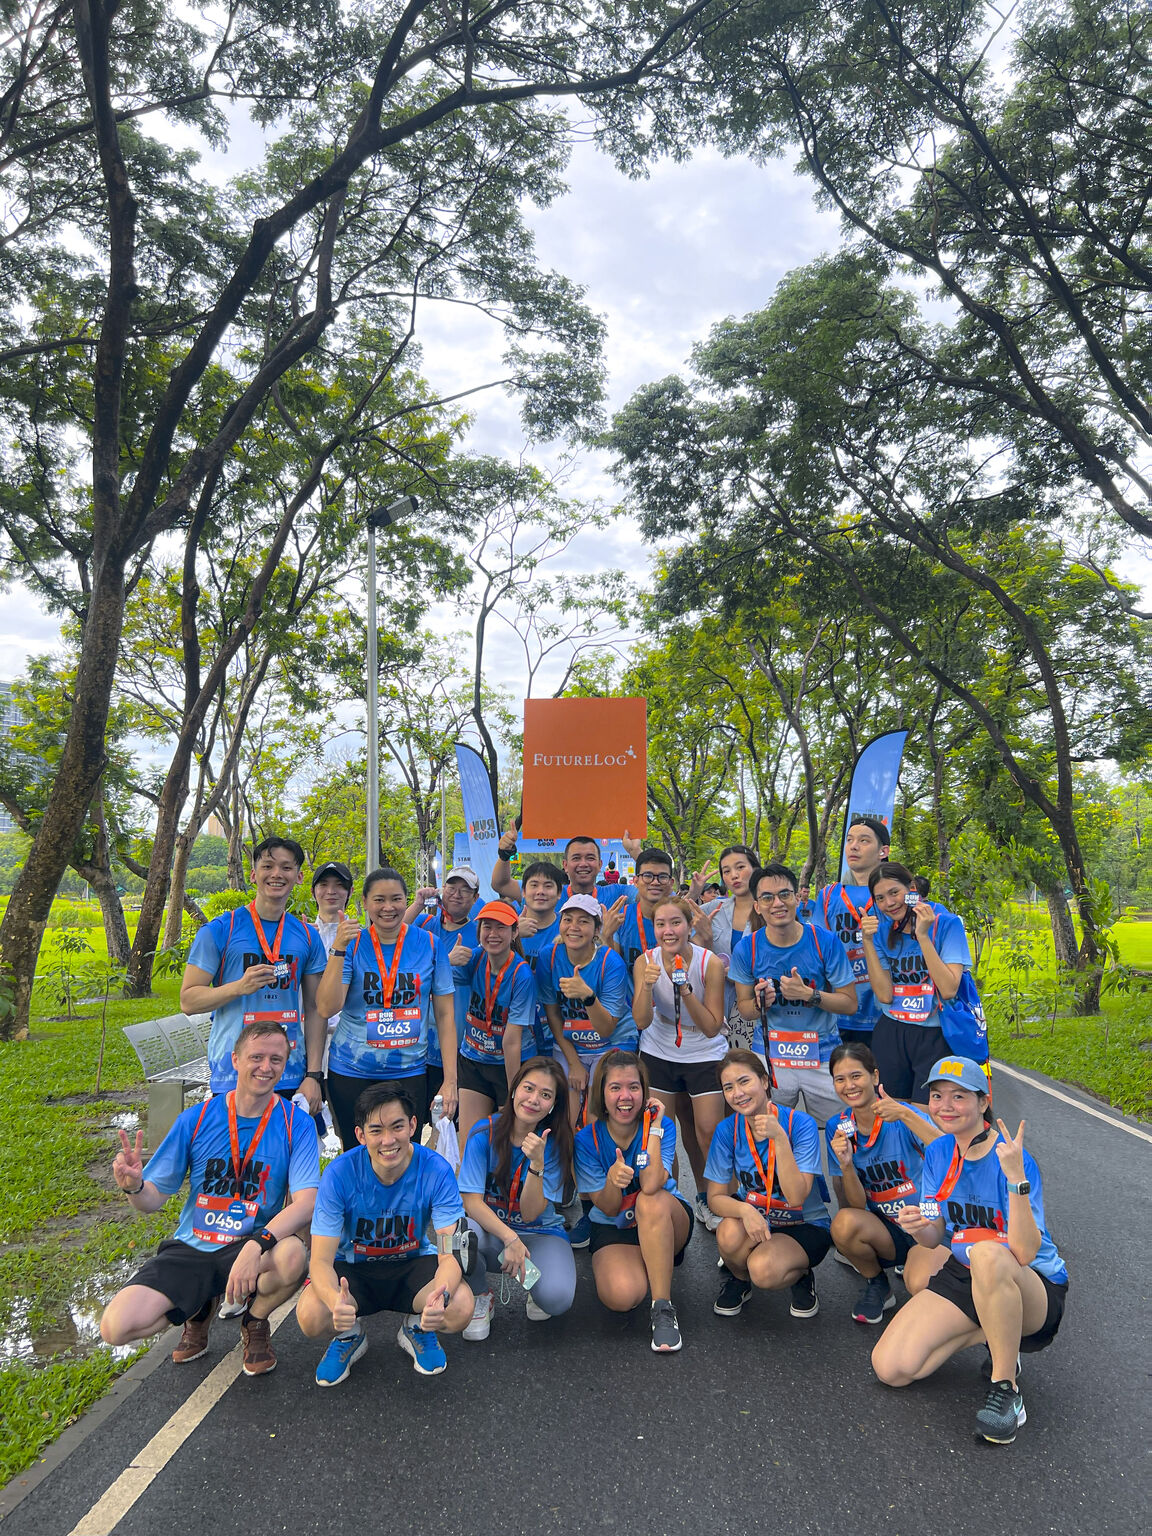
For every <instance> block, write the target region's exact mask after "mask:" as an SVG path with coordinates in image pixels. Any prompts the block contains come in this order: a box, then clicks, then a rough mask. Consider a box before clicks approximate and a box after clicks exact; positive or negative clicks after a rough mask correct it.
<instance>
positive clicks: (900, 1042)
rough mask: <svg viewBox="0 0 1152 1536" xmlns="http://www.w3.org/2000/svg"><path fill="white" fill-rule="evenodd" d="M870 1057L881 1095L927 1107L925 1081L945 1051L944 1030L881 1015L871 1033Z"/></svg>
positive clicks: (946, 1046)
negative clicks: (880, 1086)
mask: <svg viewBox="0 0 1152 1536" xmlns="http://www.w3.org/2000/svg"><path fill="white" fill-rule="evenodd" d="M871 1044H872V1054H873V1056H875V1058H876V1070H877V1071H878V1072H879V1073H880V1081H881V1083H883V1085H884V1092H885V1093H886V1094H887V1095H888V1097H889V1098H890V1099H911V1100H913V1102H914V1103H916V1104H927V1102H928V1090H927V1089H926V1088H925V1087H924V1081H925V1079H926V1078H927V1076H928V1074H929V1072H931V1070H932V1068H933V1067H934V1066H935V1065H936V1063H937V1062H938V1061H939V1060H940V1058H941V1056H950V1055H952V1054H954V1053H953V1052H951V1051H949V1049H948V1042H947V1040H945V1038H944V1031H943V1030H942V1029H940V1028H938V1027H937V1025H935V1024H905V1023H904V1021H903V1020H902V1019H893V1018H889V1016H888V1015H887V1014H886V1013H882V1014H881V1015H880V1017H879V1018H878V1019H877V1020H876V1028H875V1029H874V1030H873V1031H872V1040H871Z"/></svg>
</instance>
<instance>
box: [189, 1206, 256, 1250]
mask: <svg viewBox="0 0 1152 1536" xmlns="http://www.w3.org/2000/svg"><path fill="white" fill-rule="evenodd" d="M259 1211H260V1206H259V1203H258V1202H257V1201H255V1200H231V1199H229V1197H228V1196H227V1195H205V1194H199V1195H197V1196H196V1204H195V1206H194V1208H193V1212H192V1233H193V1235H194V1236H195V1237H198V1238H199V1239H200V1241H201V1242H202V1243H217V1244H222V1243H234V1242H235V1241H236V1240H237V1238H241V1237H249V1236H250V1235H251V1233H252V1232H253V1231H254V1230H255V1227H256V1217H257V1215H258V1214H259Z"/></svg>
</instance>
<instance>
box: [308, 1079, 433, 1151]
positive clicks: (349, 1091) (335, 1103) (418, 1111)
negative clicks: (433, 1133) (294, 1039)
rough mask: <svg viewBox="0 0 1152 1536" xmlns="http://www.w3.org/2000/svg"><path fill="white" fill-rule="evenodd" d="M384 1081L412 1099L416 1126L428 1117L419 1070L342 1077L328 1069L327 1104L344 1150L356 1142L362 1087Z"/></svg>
mask: <svg viewBox="0 0 1152 1536" xmlns="http://www.w3.org/2000/svg"><path fill="white" fill-rule="evenodd" d="M377 1083H388V1084H390V1085H391V1086H392V1087H393V1088H400V1089H403V1091H404V1092H405V1093H406V1094H407V1095H408V1097H409V1098H410V1099H411V1100H412V1108H413V1113H414V1114H415V1116H416V1125H417V1129H419V1127H420V1126H422V1125H424V1124H425V1122H426V1121H427V1119H428V1080H427V1078H426V1077H425V1075H424V1073H423V1072H419V1073H417V1074H416V1076H415V1077H346V1076H345V1075H344V1073H343V1072H333V1071H332V1070H331V1069H329V1072H328V1085H327V1086H328V1107H329V1109H330V1110H331V1111H332V1119H333V1121H334V1122H335V1124H336V1132H337V1134H338V1136H339V1137H340V1140H341V1141H342V1142H343V1144H344V1150H345V1152H351V1151H352V1149H353V1147H357V1146H359V1142H358V1141H357V1140H356V1100H357V1099H358V1098H359V1097H360V1095H361V1094H362V1093H363V1092H364V1090H365V1088H373V1087H375V1086H376V1084H377Z"/></svg>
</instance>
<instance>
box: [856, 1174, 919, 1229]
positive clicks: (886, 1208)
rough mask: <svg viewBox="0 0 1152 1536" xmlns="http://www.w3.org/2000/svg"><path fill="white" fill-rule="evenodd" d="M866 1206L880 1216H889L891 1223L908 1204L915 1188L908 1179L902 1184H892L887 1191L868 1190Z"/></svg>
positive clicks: (914, 1192)
mask: <svg viewBox="0 0 1152 1536" xmlns="http://www.w3.org/2000/svg"><path fill="white" fill-rule="evenodd" d="M867 1194H868V1204H869V1205H870V1206H871V1207H872V1208H873V1209H874V1210H876V1211H878V1212H879V1213H880V1215H881V1216H890V1217H891V1218H892V1220H893V1221H895V1220H896V1218H897V1217H898V1216H899V1214H900V1212H901V1211H902V1210H903V1209H904V1207H905V1206H906V1205H907V1204H909V1202H910V1198H911V1197H913V1196H915V1194H916V1186H915V1184H913V1183H912V1182H911V1180H910V1179H906V1180H905V1181H904V1182H903V1183H902V1184H894V1185H892V1186H891V1187H890V1188H888V1189H870V1190H868V1192H867Z"/></svg>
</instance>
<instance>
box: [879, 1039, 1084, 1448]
mask: <svg viewBox="0 0 1152 1536" xmlns="http://www.w3.org/2000/svg"><path fill="white" fill-rule="evenodd" d="M927 1086H928V1108H929V1110H930V1112H931V1115H932V1119H933V1120H934V1121H935V1123H936V1125H937V1126H939V1128H940V1130H941V1131H943V1132H944V1134H943V1135H942V1136H941V1137H940V1138H939V1140H938V1141H934V1142H933V1143H932V1145H931V1146H930V1147H928V1148H927V1149H926V1151H925V1153H924V1169H923V1173H922V1175H921V1186H920V1200H919V1203H918V1204H916V1205H911V1204H910V1205H906V1206H904V1207H903V1209H902V1210H901V1212H900V1225H901V1227H902V1228H903V1229H904V1231H905V1232H907V1233H908V1234H909V1236H910V1237H912V1238H913V1239H914V1240H915V1242H917V1243H919V1244H920V1246H921V1247H924V1248H939V1247H941V1246H942V1245H943V1246H946V1247H947V1248H948V1249H950V1250H951V1251H950V1253H949V1254H948V1258H947V1260H946V1261H945V1263H944V1264H943V1266H942V1267H941V1268H940V1269H939V1270H938V1271H937V1272H936V1273H935V1274H934V1275H933V1276H932V1278H931V1279H930V1280H929V1281H928V1285H927V1288H926V1289H925V1290H923V1291H921V1292H920V1293H919V1294H918V1295H916V1296H913V1297H912V1299H911V1301H909V1302H908V1304H907V1305H906V1306H905V1307H903V1308H902V1309H901V1310H900V1311H899V1312H898V1313H897V1314H896V1316H895V1317H894V1318H893V1319H892V1321H891V1322H890V1323H889V1325H888V1328H887V1331H886V1332H885V1334H884V1336H883V1338H882V1339H881V1340H880V1342H879V1343H878V1344H877V1345H876V1347H875V1349H874V1350H873V1351H872V1367H873V1369H874V1370H875V1372H876V1374H877V1376H879V1378H880V1380H881V1381H883V1382H886V1383H887V1384H888V1385H889V1386H890V1387H904V1386H907V1385H908V1384H909V1383H910V1382H913V1381H922V1380H923V1379H924V1378H925V1377H926V1376H931V1375H932V1373H933V1371H936V1370H938V1369H939V1368H940V1366H942V1365H943V1364H944V1362H945V1360H948V1359H950V1358H951V1357H952V1355H954V1354H956V1352H957V1351H958V1350H961V1349H967V1348H969V1347H970V1346H971V1345H973V1344H980V1343H984V1344H987V1346H988V1353H989V1355H990V1357H991V1375H992V1380H991V1385H990V1387H989V1389H988V1394H987V1397H986V1399H985V1402H984V1406H983V1407H982V1408H981V1409H980V1410H979V1411H978V1413H977V1414H976V1429H977V1431H978V1433H979V1434H981V1435H983V1437H984V1439H985V1440H990V1441H992V1442H993V1443H994V1444H997V1445H1007V1444H1010V1443H1011V1441H1013V1440H1014V1439H1015V1438H1016V1431H1017V1429H1018V1428H1019V1427H1020V1426H1021V1425H1022V1424H1024V1423H1025V1422H1026V1420H1027V1415H1026V1413H1025V1412H1024V1399H1023V1398H1022V1397H1021V1395H1020V1388H1019V1386H1018V1385H1017V1374H1018V1372H1019V1369H1020V1353H1021V1351H1023V1352H1024V1353H1026V1354H1027V1353H1031V1352H1034V1351H1036V1350H1040V1349H1044V1348H1046V1347H1047V1346H1048V1345H1049V1344H1051V1342H1052V1340H1053V1339H1054V1338H1055V1337H1056V1333H1057V1330H1058V1329H1059V1327H1060V1321H1061V1318H1062V1316H1063V1313H1064V1301H1065V1297H1066V1295H1067V1291H1068V1271H1067V1269H1066V1268H1065V1266H1064V1261H1063V1259H1062V1258H1061V1257H1060V1254H1059V1253H1058V1252H1057V1249H1056V1245H1055V1243H1054V1242H1053V1241H1052V1239H1051V1237H1050V1236H1049V1234H1048V1230H1047V1228H1046V1227H1045V1224H1044V1198H1043V1190H1042V1186H1041V1179H1040V1170H1039V1168H1038V1167H1037V1166H1036V1163H1035V1161H1034V1159H1033V1158H1032V1156H1031V1154H1030V1153H1028V1152H1025V1150H1024V1122H1023V1121H1021V1122H1020V1128H1019V1130H1018V1131H1017V1132H1016V1135H1015V1136H1012V1135H1010V1134H1009V1131H1008V1128H1007V1126H1006V1125H1005V1124H1004V1122H1003V1121H1002V1120H998V1121H997V1122H996V1125H995V1126H993V1125H992V1123H991V1117H990V1115H989V1113H988V1109H989V1099H988V1093H987V1079H986V1077H985V1076H984V1072H983V1069H982V1068H981V1067H980V1066H978V1065H977V1063H976V1062H974V1061H970V1060H968V1059H967V1058H966V1057H964V1056H945V1057H943V1058H941V1060H940V1061H938V1062H936V1064H935V1065H934V1066H933V1067H932V1068H931V1069H930V1070H929V1072H928V1074H927ZM997 1127H998V1128H999V1134H997Z"/></svg>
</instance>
